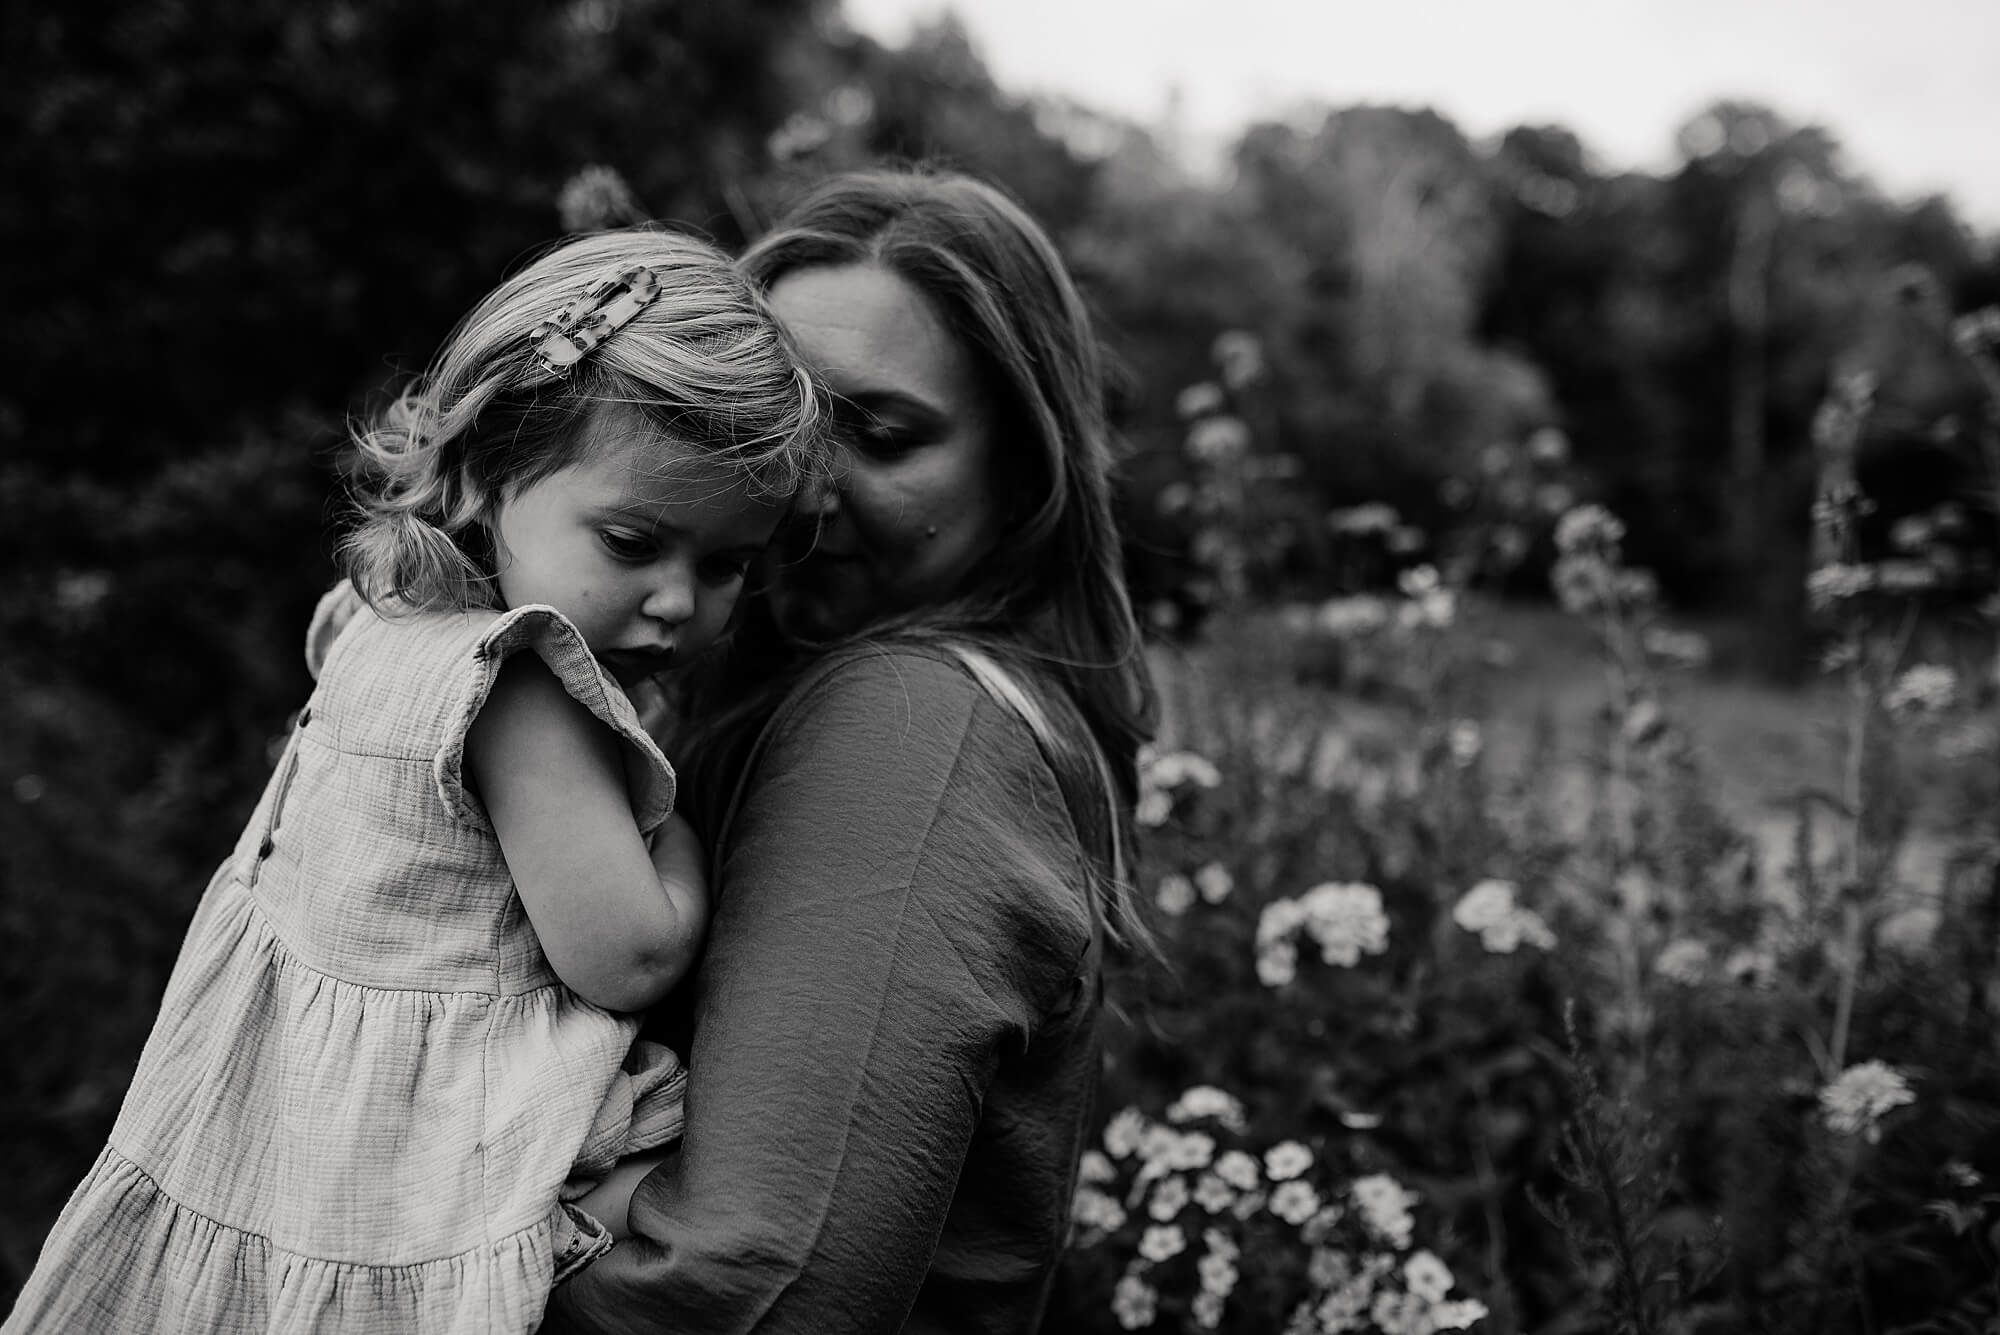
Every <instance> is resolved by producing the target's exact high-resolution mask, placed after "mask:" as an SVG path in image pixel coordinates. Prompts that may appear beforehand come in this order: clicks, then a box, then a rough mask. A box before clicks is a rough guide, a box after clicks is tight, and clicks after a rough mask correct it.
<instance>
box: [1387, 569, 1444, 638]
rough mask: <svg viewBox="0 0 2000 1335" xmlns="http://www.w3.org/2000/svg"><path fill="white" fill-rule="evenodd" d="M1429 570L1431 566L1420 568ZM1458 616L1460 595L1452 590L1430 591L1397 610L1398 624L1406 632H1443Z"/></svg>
mask: <svg viewBox="0 0 2000 1335" xmlns="http://www.w3.org/2000/svg"><path fill="white" fill-rule="evenodd" d="M1419 568H1420V569H1424V570H1428V569H1430V567H1429V566H1422V567H1419ZM1457 616H1458V595H1457V594H1456V593H1454V592H1452V591H1451V590H1450V589H1430V590H1427V591H1426V592H1424V593H1422V594H1420V595H1418V596H1417V597H1415V598H1412V599H1410V600H1409V601H1408V602H1406V603H1404V604H1403V605H1402V607H1400V608H1398V609H1397V612H1396V624H1397V625H1399V626H1401V627H1402V628H1403V629H1404V630H1443V629H1445V628H1446V627H1448V626H1450V625H1451V623H1452V622H1453V621H1454V620H1455V619H1456V618H1457Z"/></svg>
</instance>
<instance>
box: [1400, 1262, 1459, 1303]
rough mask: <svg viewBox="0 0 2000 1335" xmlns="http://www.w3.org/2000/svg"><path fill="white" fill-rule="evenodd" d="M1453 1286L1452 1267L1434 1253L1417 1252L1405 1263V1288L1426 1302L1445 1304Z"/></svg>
mask: <svg viewBox="0 0 2000 1335" xmlns="http://www.w3.org/2000/svg"><path fill="white" fill-rule="evenodd" d="M1451 1285H1452V1277H1451V1269H1450V1267H1448V1266H1447V1265H1445V1263H1444V1262H1443V1261H1440V1260H1439V1259H1438V1258H1437V1256H1436V1255H1435V1254H1434V1253H1432V1252H1428V1251H1421V1252H1417V1253H1415V1254H1414V1255H1412V1256H1411V1257H1410V1259H1409V1260H1407V1261H1405V1262H1403V1287H1405V1288H1407V1289H1408V1290H1409V1291H1410V1292H1411V1293H1414V1294H1416V1295H1417V1297H1419V1298H1422V1299H1424V1300H1425V1301H1426V1302H1433V1303H1438V1302H1443V1301H1444V1296H1445V1295H1446V1294H1447V1293H1450V1292H1451Z"/></svg>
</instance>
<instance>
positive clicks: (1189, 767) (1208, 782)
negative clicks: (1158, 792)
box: [1139, 748, 1222, 789]
mask: <svg viewBox="0 0 2000 1335" xmlns="http://www.w3.org/2000/svg"><path fill="white" fill-rule="evenodd" d="M1139 779H1140V782H1141V783H1144V784H1147V785H1149V786H1151V787H1154V788H1169V789H1171V788H1178V787H1180V786H1181V785H1182V784H1184V783H1188V784H1193V785H1194V786H1195V787H1197V788H1214V787H1216V786H1217V785H1218V784H1220V783H1221V782H1222V771H1220V770H1218V769H1217V768H1216V767H1215V764H1214V762H1212V761H1210V760H1208V759H1207V758H1205V757H1203V756H1199V755H1197V754H1195V753H1194V752H1193V751H1169V752H1167V753H1166V754H1165V755H1160V754H1157V753H1155V752H1153V751H1152V750H1151V749H1150V748H1148V749H1147V750H1145V751H1142V752H1140V754H1139Z"/></svg>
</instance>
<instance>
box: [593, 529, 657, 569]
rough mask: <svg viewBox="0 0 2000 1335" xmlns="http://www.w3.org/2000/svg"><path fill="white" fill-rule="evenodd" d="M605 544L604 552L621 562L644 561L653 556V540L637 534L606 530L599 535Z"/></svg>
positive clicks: (599, 538) (599, 539)
mask: <svg viewBox="0 0 2000 1335" xmlns="http://www.w3.org/2000/svg"><path fill="white" fill-rule="evenodd" d="M597 538H598V541H600V542H602V543H603V544H604V550H606V551H608V552H610V553H611V554H612V555H613V556H615V557H617V558H618V559H619V560H621V561H643V560H645V559H647V558H648V557H650V556H651V555H652V554H653V540H652V539H651V538H647V537H642V536H641V535H639V534H637V533H624V532H620V531H619V530H617V529H615V528H608V529H605V530H604V531H603V532H601V533H599V534H598V535H597Z"/></svg>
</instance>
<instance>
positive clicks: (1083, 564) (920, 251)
mask: <svg viewBox="0 0 2000 1335" xmlns="http://www.w3.org/2000/svg"><path fill="white" fill-rule="evenodd" d="M740 263H741V265H742V267H743V269H744V271H745V272H746V273H748V274H749V275H750V277H751V278H752V279H753V280H754V281H756V282H757V283H758V284H759V285H760V286H761V287H763V288H765V289H767V290H768V289H769V288H770V286H771V285H772V284H773V283H775V282H777V281H778V280H779V279H781V278H783V277H784V276H785V275H787V274H789V273H794V272H797V271H799V270H803V269H817V268H831V267H839V266H846V265H873V266H876V267H879V268H882V269H884V270H887V271H889V272H891V273H894V274H896V275H898V276H899V277H901V278H902V279H903V280H904V281H905V282H907V283H909V284H910V285H911V286H913V287H914V288H916V289H917V290H918V291H919V292H921V293H923V295H924V296H925V297H926V298H927V299H928V300H929V301H930V303H931V304H932V306H933V308H934V309H935V311H936V312H937V314H938V316H939V317H940V318H941V320H942V321H943V323H944V325H945V327H946V328H947V329H949V330H950V331H951V332H952V334H953V335H954V336H956V337H957V338H958V339H959V341H960V343H961V345H962V346H963V347H964V348H965V349H966V351H967V352H968V353H969V354H970V355H971V357H972V359H973V362H974V364H975V366H976V367H977V368H978V370H979V372H980V374H981V375H982V376H983V378H984V381H985V384H986V387H987V389H988V391H989V396H990V402H991V403H992V404H993V405H994V412H995V416H996V420H995V421H994V423H993V424H992V425H993V431H992V439H993V441H994V442H995V446H996V449H998V450H1001V451H1005V452H1006V453H1004V454H1003V455H1002V456H1001V457H1000V460H999V462H1000V466H1001V467H1002V468H1003V469H1005V470H1006V471H1007V472H1008V474H1009V475H1010V478H1018V479H1019V483H1018V486H1017V487H1012V488H1010V495H1011V496H1012V497H1013V498H1014V499H1015V500H1016V502H1017V504H1016V505H1015V506H1014V507H1013V509H1014V511H1015V513H1014V514H1013V517H1012V519H1011V522H1010V524H1009V527H1008V529H1007V531H1006V532H1005V533H1003V535H1002V536H1001V538H1000V540H999V541H998V542H997V543H995V544H994V546H993V548H992V550H990V551H989V552H987V553H986V554H985V555H984V556H983V557H982V558H981V559H980V560H979V561H978V563H977V564H976V565H975V566H974V567H973V568H972V569H971V570H970V571H969V572H968V573H967V575H966V576H965V578H964V579H963V580H962V581H961V583H960V586H959V588H958V589H957V590H956V591H955V592H954V593H953V594H952V595H951V596H950V597H949V598H947V599H944V600H941V601H937V602H933V603H931V604H930V605H927V606H924V607H919V608H913V609H908V610H906V611H903V612H901V613H898V614H896V615H893V616H890V617H887V618H884V619H883V620H881V621H878V622H877V623H875V624H873V625H871V626H869V627H866V628H865V629H864V630H862V631H861V632H859V633H858V634H857V635H856V636H854V637H851V638H854V639H862V640H867V641H869V642H877V643H879V642H884V641H891V640H894V641H901V642H928V643H933V644H936V645H939V646H940V647H943V648H946V649H970V650H972V651H973V652H974V653H975V654H978V655H981V656H983V657H984V658H986V659H988V660H990V661H992V662H994V663H996V664H998V665H999V666H1000V667H1001V668H1002V669H1003V670H1005V672H1006V673H1007V674H1008V675H1010V676H1012V677H1013V678H1015V679H1017V680H1018V681H1020V682H1021V683H1022V685H1023V687H1024V688H1025V689H1026V691H1027V692H1028V695H1027V696H1026V699H1025V703H1026V705H1027V707H1028V708H1029V709H1030V710H1031V711H1037V712H1038V713H1039V716H1040V719H1041V720H1042V722H1043V723H1044V724H1046V725H1048V726H1045V727H1037V728H1036V732H1037V735H1038V737H1040V739H1041V741H1042V743H1043V746H1044V747H1045V748H1046V749H1048V750H1049V751H1050V760H1051V763H1052V764H1053V765H1054V767H1055V769H1056V773H1057V777H1058V779H1059V780H1060V781H1061V784H1062V788H1063V792H1064V795H1065V797H1066V798H1067V799H1068V802H1069V805H1070V809H1071V812H1072V814H1073V816H1074V818H1075V820H1076V823H1077V825H1078V827H1079V829H1080V830H1082V831H1083V832H1084V833H1085V836H1086V839H1087V840H1088V842H1089V843H1090V845H1091V846H1092V849H1091V851H1092V852H1093V854H1094V855H1095V856H1096V859H1097V861H1098V864H1099V874H1098V876H1097V878H1096V879H1097V880H1098V881H1099V886H1098V891H1099V895H1098V899H1099V903H1100V907H1101V910H1102V917H1103V920H1104V923H1105V926H1106V929H1107V932H1108V934H1109V936H1110V937H1111V939H1112V940H1113V941H1114V942H1115V943H1118V944H1122V945H1124V946H1127V947H1140V948H1145V947H1150V945H1151V937H1150V934H1149V933H1148V931H1147V930H1146V927H1145V925H1144V921H1143V919H1142V918H1141V916H1140V915H1139V913H1138V912H1137V911H1136V904H1135V893H1134V889H1133V886H1132V883H1131V879H1130V874H1129V870H1128V867H1129V850H1130V848H1131V845H1132V836H1133V822H1132V812H1133V807H1134V804H1135V802H1136V800H1137V793H1138V765H1137V756H1138V751H1139V748H1140V747H1141V746H1142V745H1143V744H1144V743H1145V742H1146V741H1148V740H1149V739H1150V738H1151V736H1152V733H1153V727H1154V722H1155V714H1156V709H1157V701H1156V696H1155V693H1154V689H1153V683H1152V678H1151V676H1150V674H1149V672H1148V671H1147V667H1146V661H1145V656H1144V653H1143V650H1142V646H1141V641H1140V635H1139V629H1138V624H1137V621H1136V619H1135V618H1134V616H1133V614H1132V605H1131V600H1130V598H1129V596H1128V595H1127V593H1126V588H1125V581H1124V572H1123V561H1122V557H1121V550H1120V541H1119V536H1118V529H1117V525H1116V522H1115V521H1114V519H1113V517H1112V506H1111V472H1112V465H1113V451H1112V441H1111V433H1110V430H1109V428H1108V426H1107V424H1106V421H1105V409H1104V394H1105V385H1104V373H1103V367H1102V363H1101V360H1100V359H1101V353H1100V351H1099V347H1098V343H1097V338H1096V335H1095V333H1094V331H1093V330H1092V327H1091V322H1090V317H1089V315H1088V313H1087V311H1086V310H1085V308H1084V304H1083V300H1082V298H1081V296H1080V295H1079V294H1078V293H1077V290H1076V287H1075V285H1074V284H1073V283H1072V282H1071V280H1070V277H1069V274H1068V271H1067V270H1066V269H1065V268H1064V266H1063V263H1062V260H1061V258H1060V256H1059V255H1058V254H1057V253H1056V249H1055V246H1054V244H1053V243H1052V242H1051V241H1050V240H1049V238H1048V236H1047V234H1046V233H1044V232H1043V230H1042V229H1041V227H1040V226H1039V225H1037V224H1036V223H1035V222H1034V220H1033V219H1032V218H1030V217H1029V216H1028V214H1027V213H1026V212H1025V211H1024V210H1022V209H1021V207H1020V206H1019V205H1018V204H1016V203H1015V202H1014V201H1013V200H1012V199H1010V198H1008V197H1007V196H1006V195H1005V194H1003V193H1002V192H1001V191H999V190H998V189H996V188H995V187H993V186H991V185H988V184H986V183H985V182H983V181H979V180H976V179H973V178H971V177H968V176H963V175H959V174H955V173H947V172H934V171H925V170H876V171H862V172H850V173H846V174H843V175H840V176H836V177H834V178H832V179H830V180H828V181H826V182H824V183H822V184H821V185H820V186H819V187H818V188H817V189H815V190H813V191H812V192H811V193H810V194H808V195H807V196H806V197H805V198H804V199H803V200H802V201H800V202H799V203H798V204H797V205H796V206H794V207H793V208H792V209H791V211H790V212H789V213H788V214H786V216H785V217H784V218H783V219H782V220H780V222H779V223H778V225H777V226H776V227H775V228H774V229H773V230H772V231H771V232H769V233H768V234H767V235H765V236H764V237H763V238H761V239H760V240H758V241H757V242H755V243H754V244H753V245H752V246H751V247H750V248H749V249H748V250H747V251H746V252H745V254H744V255H743V257H742V259H741V261H740ZM832 647H834V646H831V645H825V644H816V645H803V644H800V643H798V642H796V641H794V640H791V639H789V638H788V637H786V636H785V635H784V634H783V633H782V632H781V631H780V630H779V628H778V626H777V624H776V622H775V621H774V620H773V618H772V617H771V615H770V609H769V607H768V605H767V604H765V603H764V602H763V601H762V600H761V599H759V598H756V597H754V596H747V597H746V606H745V608H744V616H743V618H742V622H741V625H740V627H739V630H738V632H737V634H736V635H735V636H734V638H733V640H732V643H731V645H730V646H729V648H728V649H727V650H726V651H725V653H724V654H723V655H721V656H719V657H721V659H722V666H721V667H720V669H719V670H717V671H713V672H712V673H711V678H710V680H711V685H710V686H709V687H702V686H697V687H696V689H695V690H694V691H693V692H692V694H691V696H690V703H691V705H692V710H691V712H690V724H691V726H693V727H695V728H698V729H700V732H699V734H697V737H698V738H700V739H710V740H712V741H714V742H719V743H720V744H721V745H720V748H719V751H718V755H723V756H738V757H740V755H741V748H742V747H743V746H744V745H747V742H746V741H745V740H744V739H742V738H740V737H739V738H735V739H732V738H731V737H730V736H729V734H730V733H731V731H732V730H740V729H743V728H746V727H749V728H754V726H755V724H756V723H757V722H759V721H761V719H762V718H763V717H765V716H766V715H768V712H769V710H770V709H771V708H772V707H774V706H775V703H776V697H778V696H781V695H782V693H783V690H784V688H785V686H786V685H787V684H788V683H789V679H790V676H791V674H792V672H793V670H795V669H796V668H797V667H799V666H801V665H802V664H803V663H804V662H805V661H807V660H808V659H809V658H811V657H813V656H816V654H817V652H819V651H823V650H826V649H830V648H832ZM746 681H752V682H763V683H765V684H767V686H768V687H769V689H768V690H765V691H762V692H759V691H757V690H754V689H753V691H752V693H751V696H750V697H749V698H748V699H747V700H744V701H743V702H742V703H741V704H740V705H739V707H737V708H735V709H733V710H726V711H725V712H724V713H723V714H721V715H719V716H717V721H716V722H715V723H714V724H713V725H711V723H710V721H708V720H706V719H704V717H703V712H702V708H703V706H704V704H712V703H713V702H714V701H716V700H717V699H719V698H727V696H728V694H729V693H731V692H740V691H741V690H742V686H743V683H744V682H746ZM1051 683H1052V684H1053V685H1054V686H1055V687H1056V688H1057V689H1056V690H1055V691H1054V692H1053V693H1052V692H1051V691H1050V689H1049V685H1050V684H1051ZM988 686H989V689H991V683H990V682H989V683H988ZM739 699H740V697H739ZM1009 703H1012V704H1013V705H1014V706H1015V707H1016V708H1020V707H1021V704H1022V703H1023V702H1022V701H1020V700H1015V701H1010V702H1009ZM1069 718H1076V719H1079V720H1080V721H1081V722H1082V724H1083V725H1084V729H1083V731H1084V736H1083V737H1077V736H1076V732H1077V730H1076V729H1074V728H1064V727H1061V726H1059V724H1060V722H1061V721H1063V720H1065V719H1069ZM1030 721H1031V724H1032V723H1033V721H1034V720H1033V719H1032V718H1031V720H1030ZM732 740H734V741H735V743H736V744H735V745H731V742H732ZM723 763H727V762H726V761H725V762H723Z"/></svg>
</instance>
